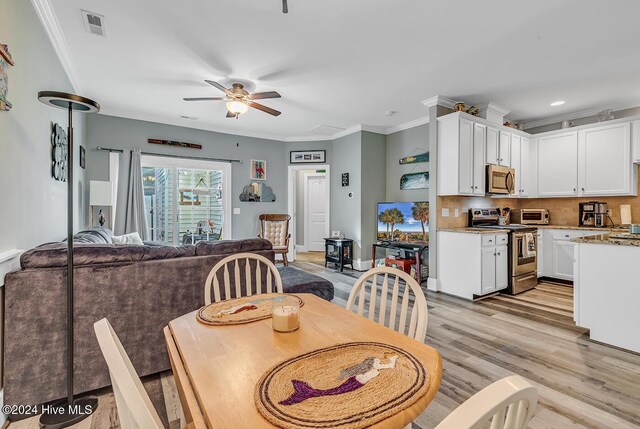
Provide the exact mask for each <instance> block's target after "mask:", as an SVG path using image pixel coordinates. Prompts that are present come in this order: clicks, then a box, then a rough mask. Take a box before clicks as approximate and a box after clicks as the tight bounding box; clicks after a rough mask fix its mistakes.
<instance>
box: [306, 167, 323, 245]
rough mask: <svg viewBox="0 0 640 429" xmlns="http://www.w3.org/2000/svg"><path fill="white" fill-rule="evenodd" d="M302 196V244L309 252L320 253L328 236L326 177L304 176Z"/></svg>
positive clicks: (311, 174) (317, 175)
mask: <svg viewBox="0 0 640 429" xmlns="http://www.w3.org/2000/svg"><path fill="white" fill-rule="evenodd" d="M304 196H305V203H304V207H305V209H304V214H305V221H304V244H305V247H306V248H307V251H309V252H322V251H324V239H325V238H326V237H327V236H328V223H327V217H328V213H327V175H326V174H325V173H310V174H305V175H304Z"/></svg>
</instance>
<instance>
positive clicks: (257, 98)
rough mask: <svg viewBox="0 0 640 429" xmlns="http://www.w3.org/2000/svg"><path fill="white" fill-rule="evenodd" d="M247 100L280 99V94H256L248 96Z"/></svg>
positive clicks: (271, 92)
mask: <svg viewBox="0 0 640 429" xmlns="http://www.w3.org/2000/svg"><path fill="white" fill-rule="evenodd" d="M249 98H250V99H252V100H261V99H264V98H280V94H278V93H277V92H276V91H268V92H256V93H253V94H249Z"/></svg>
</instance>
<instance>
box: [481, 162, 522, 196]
mask: <svg viewBox="0 0 640 429" xmlns="http://www.w3.org/2000/svg"><path fill="white" fill-rule="evenodd" d="M515 183H516V171H515V170H514V169H513V168H509V167H503V166H501V165H492V164H489V165H487V194H513V191H514V189H515Z"/></svg>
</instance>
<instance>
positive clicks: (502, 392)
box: [436, 375, 538, 429]
mask: <svg viewBox="0 0 640 429" xmlns="http://www.w3.org/2000/svg"><path fill="white" fill-rule="evenodd" d="M537 403H538V392H537V391H536V388H535V387H534V386H532V385H531V383H529V382H528V381H527V380H526V379H525V378H523V377H520V376H519V375H512V376H510V377H506V378H503V379H502V380H498V381H496V382H495V383H493V384H491V385H489V386H487V387H485V388H484V389H482V390H481V391H480V392H478V393H476V394H475V395H473V396H472V397H471V398H469V399H468V400H467V401H465V402H464V403H463V404H462V405H460V406H459V407H458V408H456V409H455V410H454V411H453V412H452V413H451V414H449V415H448V416H447V417H446V418H445V419H444V420H443V421H442V422H440V424H439V425H438V426H436V429H480V428H483V427H485V426H486V424H487V423H489V422H491V426H490V428H491V429H524V428H525V427H526V426H527V424H529V421H530V420H531V419H532V418H533V414H534V413H535V410H536V404H537Z"/></svg>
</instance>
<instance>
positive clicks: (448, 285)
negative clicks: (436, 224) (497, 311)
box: [438, 231, 509, 299]
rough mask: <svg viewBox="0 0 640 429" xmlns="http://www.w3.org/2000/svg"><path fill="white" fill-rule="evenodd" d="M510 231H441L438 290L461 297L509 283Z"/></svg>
mask: <svg viewBox="0 0 640 429" xmlns="http://www.w3.org/2000/svg"><path fill="white" fill-rule="evenodd" d="M507 240H508V236H507V234H495V235H494V234H472V233H462V232H446V231H440V232H438V290H439V291H441V292H445V293H448V294H451V295H456V296H459V297H461V298H466V299H474V298H475V297H479V296H483V295H487V294H490V293H494V292H497V291H500V290H503V289H506V288H507V286H508V285H509V275H508V270H509V267H508V264H509V262H508V261H509V260H508V251H507Z"/></svg>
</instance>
